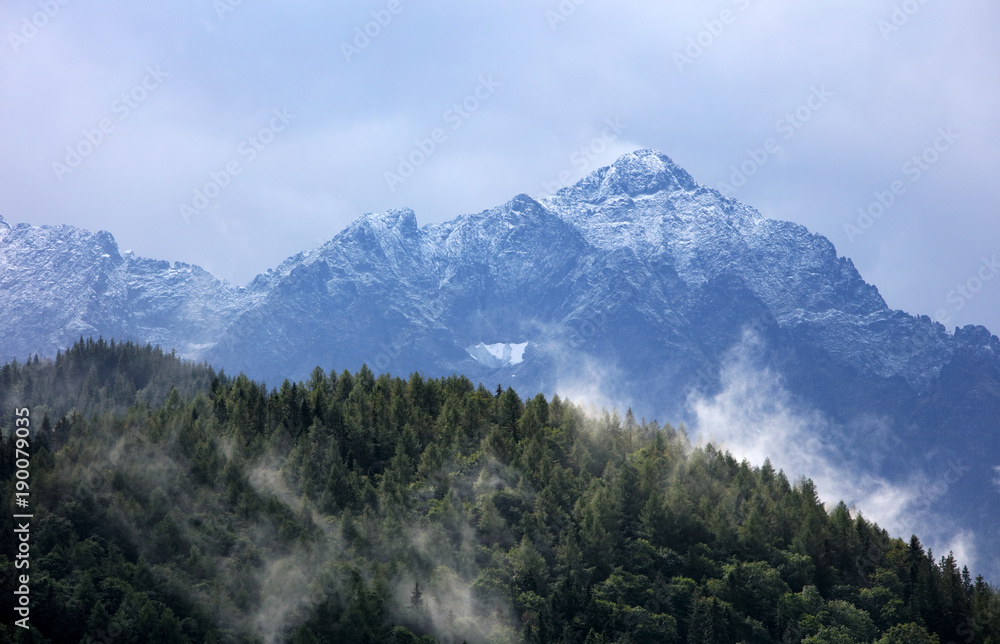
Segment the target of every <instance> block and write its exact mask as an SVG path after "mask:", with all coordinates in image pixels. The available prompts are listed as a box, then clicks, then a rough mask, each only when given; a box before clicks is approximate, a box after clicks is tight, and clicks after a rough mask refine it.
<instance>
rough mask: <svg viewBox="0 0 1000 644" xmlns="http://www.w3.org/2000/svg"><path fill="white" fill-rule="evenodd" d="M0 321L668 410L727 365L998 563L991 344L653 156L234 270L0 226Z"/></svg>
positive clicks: (999, 458) (685, 416)
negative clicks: (817, 422)
mask: <svg viewBox="0 0 1000 644" xmlns="http://www.w3.org/2000/svg"><path fill="white" fill-rule="evenodd" d="M0 315H2V319H3V320H4V322H3V326H2V329H3V333H2V336H0V359H2V360H4V361H7V360H11V359H15V358H16V359H19V360H23V359H24V358H25V357H26V356H28V355H30V354H34V353H37V354H40V355H42V356H53V355H55V353H56V352H57V351H58V350H60V349H61V348H64V347H66V346H68V345H69V344H71V343H72V342H73V341H74V340H76V339H77V338H79V337H80V336H81V335H82V336H94V337H96V336H98V335H101V336H103V337H105V338H114V339H122V340H135V341H139V342H143V343H146V342H149V343H153V344H159V345H160V346H162V347H164V348H166V349H174V350H176V352H177V354H178V355H180V356H182V357H185V358H190V359H193V360H207V361H209V362H210V363H212V364H213V365H215V366H216V367H222V368H225V369H226V370H227V371H232V372H236V371H244V372H246V373H247V374H248V375H251V376H253V377H256V378H261V379H264V380H265V381H266V382H267V383H268V384H269V385H272V386H273V385H277V384H280V383H281V382H282V380H284V379H285V378H289V379H292V380H297V379H304V378H306V377H307V376H308V374H309V373H310V371H311V370H312V369H313V368H314V367H315V366H317V365H320V366H322V367H324V368H326V369H331V368H333V369H345V368H346V369H356V368H357V367H359V366H360V365H361V364H362V363H366V364H367V365H368V366H369V367H371V368H372V369H373V370H375V371H376V372H386V371H388V372H392V373H394V374H406V373H409V372H412V371H421V372H423V373H424V374H426V375H429V376H442V375H449V374H452V373H462V374H465V375H467V376H468V377H469V378H471V379H472V380H473V381H474V382H479V381H481V382H484V383H486V384H487V385H489V386H491V387H492V386H493V385H494V384H496V383H500V384H502V385H504V386H506V385H514V386H516V387H517V389H518V391H520V392H521V393H523V394H529V393H531V392H536V391H537V392H545V393H547V394H551V393H554V392H558V393H560V394H565V395H569V396H570V397H571V398H573V399H574V400H576V401H577V402H584V403H586V402H587V400H586V399H587V398H588V397H589V398H592V401H593V402H595V403H596V404H598V405H602V404H604V405H609V406H610V405H617V406H619V408H620V409H624V408H625V407H631V408H632V409H633V410H634V411H635V413H636V414H641V415H645V416H649V417H657V418H660V419H661V420H664V421H671V422H680V421H689V422H691V421H695V422H696V421H697V414H696V413H695V412H694V411H693V408H694V407H695V405H693V402H695V401H705V400H708V401H711V400H713V399H714V398H713V397H718V396H719V395H721V394H722V393H723V392H725V391H726V390H727V388H732V387H734V386H739V383H737V382H736V381H735V380H734V379H735V378H736V375H734V374H739V373H744V372H749V373H756V374H762V373H763V374H770V375H771V376H772V377H773V378H775V379H776V381H777V382H779V383H780V388H781V391H782V392H783V393H785V394H787V400H784V401H783V404H785V405H787V407H788V408H789V409H792V410H793V411H794V412H795V413H796V414H800V415H805V416H809V415H818V416H819V417H822V418H823V419H824V423H823V425H822V427H823V428H824V429H823V431H824V432H826V434H827V435H824V436H820V437H818V438H819V439H820V442H821V443H822V446H823V449H824V450H826V453H827V454H828V455H829V454H837V455H838V456H837V458H840V459H842V460H844V461H857V467H855V468H853V469H851V470H850V471H852V472H866V473H870V474H871V475H872V476H878V477H883V478H884V480H886V481H890V482H893V483H894V484H896V485H902V486H907V485H910V486H913V485H921V486H924V488H925V489H924V490H923V491H922V492H919V493H918V494H917V495H916V496H918V497H919V498H920V499H922V500H923V501H925V502H926V503H927V504H929V505H933V506H934V507H939V508H947V510H948V512H949V513H950V516H953V517H954V520H955V525H956V526H958V527H959V528H960V529H961V530H963V531H966V532H967V533H969V534H972V535H974V541H975V544H974V550H975V551H976V552H978V554H979V560H980V562H981V565H982V567H983V568H985V569H991V568H992V569H993V570H1000V564H998V563H997V560H996V555H995V554H991V553H995V552H998V551H1000V549H998V548H997V546H998V545H1000V519H998V518H997V517H1000V499H998V491H1000V490H998V484H997V482H996V480H995V479H996V477H997V473H998V471H1000V470H998V466H1000V449H998V448H1000V440H998V433H997V429H998V425H1000V340H998V338H997V337H996V336H995V335H993V334H992V333H991V332H990V331H989V330H987V329H985V328H983V327H980V326H967V327H964V328H958V329H952V330H949V329H946V328H945V327H944V326H943V325H941V324H939V323H937V322H935V321H932V320H931V319H930V318H929V317H927V316H912V315H909V314H907V313H904V312H902V311H896V310H892V309H890V308H889V307H888V306H887V305H886V303H885V301H884V300H883V299H882V297H881V296H880V295H879V292H878V290H877V289H876V287H875V286H873V285H871V284H868V283H866V282H865V281H864V280H863V279H862V277H861V276H860V275H859V273H858V271H857V270H856V269H855V267H854V265H853V263H852V262H851V260H850V259H847V258H845V257H840V256H838V255H837V251H836V249H835V247H834V246H833V244H832V243H831V242H830V241H829V240H827V239H826V238H824V237H823V236H821V235H817V234H814V233H810V232H809V231H808V230H807V229H806V228H804V227H803V226H800V225H797V224H794V223H790V222H785V221H776V220H772V219H768V218H765V217H763V216H762V215H761V214H760V213H759V212H757V211H756V210H754V209H753V208H751V207H749V206H747V205H745V204H742V203H740V202H738V201H736V200H734V199H732V198H729V197H726V196H724V195H722V194H721V193H719V192H718V191H716V190H714V189H711V188H709V187H706V186H704V185H701V184H699V183H697V182H696V181H695V180H694V179H693V178H692V177H691V176H690V175H689V174H688V173H687V172H686V171H685V170H683V169H682V168H680V167H679V166H677V165H676V164H675V163H673V161H671V160H670V159H669V158H668V157H666V156H664V155H662V154H659V153H657V152H655V151H651V150H640V151H637V152H633V153H631V154H627V155H625V156H623V157H621V158H620V159H618V160H617V161H616V162H615V163H614V164H612V165H611V166H609V167H605V168H601V169H600V170H597V171H595V172H594V173H592V174H590V175H589V176H587V177H586V178H584V179H582V180H581V181H580V182H578V183H577V184H575V185H573V186H570V187H567V188H564V189H562V190H560V191H559V192H557V193H555V194H553V195H549V196H545V197H541V198H538V199H535V198H532V197H530V196H527V195H524V194H521V195H518V196H516V197H514V198H513V199H511V200H510V201H509V202H507V203H505V204H503V205H500V206H497V207H495V208H492V209H490V210H486V211H483V212H480V213H477V214H469V215H463V216H460V217H457V218H456V219H454V220H452V221H448V222H444V223H437V224H429V225H424V226H420V225H418V223H417V219H416V216H415V214H414V213H413V212H412V211H411V210H406V209H403V210H390V211H388V212H385V213H379V214H366V215H364V216H362V217H360V218H358V219H357V220H356V221H355V222H354V223H352V224H351V225H350V226H348V227H347V228H346V229H345V230H343V231H342V232H341V233H340V234H338V235H337V236H336V237H334V238H333V239H331V240H330V241H328V242H327V243H325V244H323V245H322V246H320V247H319V248H315V249H313V250H309V251H306V252H302V253H299V254H297V255H295V256H293V257H290V258H288V259H287V260H285V261H284V262H283V263H282V264H281V265H280V266H278V267H276V268H274V269H270V270H268V271H267V272H266V273H262V274H260V275H258V276H257V277H256V278H255V279H254V280H253V281H251V282H250V283H249V284H247V285H245V286H234V285H232V284H229V283H227V282H225V281H221V280H219V279H216V278H215V277H213V276H212V275H211V274H209V273H208V272H206V271H205V270H203V269H201V268H199V267H197V266H192V265H188V264H183V263H176V262H175V263H170V262H167V261H161V260H154V259H147V258H142V257H138V256H136V255H134V254H132V253H122V252H121V251H120V250H119V248H118V246H117V244H116V242H115V240H114V238H113V237H112V235H111V234H109V233H107V232H104V231H100V232H97V233H91V232H88V231H85V230H81V229H78V228H73V227H70V226H31V225H27V224H18V225H13V226H12V225H10V224H9V223H7V222H6V221H5V220H3V219H2V218H0ZM735 366H739V367H740V368H741V369H743V371H740V370H738V369H736V368H735ZM764 431H766V428H764ZM802 474H805V475H810V473H809V472H802Z"/></svg>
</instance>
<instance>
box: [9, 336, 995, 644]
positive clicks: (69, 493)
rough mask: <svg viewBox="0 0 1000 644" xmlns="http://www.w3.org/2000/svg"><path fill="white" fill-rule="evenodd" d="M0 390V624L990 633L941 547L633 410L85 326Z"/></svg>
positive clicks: (600, 634) (266, 632) (853, 635)
mask: <svg viewBox="0 0 1000 644" xmlns="http://www.w3.org/2000/svg"><path fill="white" fill-rule="evenodd" d="M0 401H2V402H3V403H4V404H5V407H4V414H6V416H4V417H3V424H2V427H3V428H4V432H3V434H4V435H3V438H2V439H0V488H2V492H3V493H4V494H5V495H6V496H5V498H11V497H12V492H13V484H14V472H13V468H12V467H11V463H12V462H13V460H14V459H13V449H14V447H13V442H12V439H11V435H10V429H11V428H12V427H13V418H12V417H11V416H10V413H9V410H11V409H12V408H13V407H14V406H18V407H23V406H28V407H30V408H31V409H32V422H33V425H34V427H35V433H34V435H33V437H32V441H31V452H32V454H31V459H32V461H31V462H32V466H31V467H32V470H31V485H32V488H31V502H32V510H33V513H34V519H33V524H32V525H33V542H32V544H33V545H32V559H31V569H30V571H31V587H32V601H33V603H32V619H31V623H32V627H33V628H32V630H31V631H30V632H27V633H24V634H22V633H15V632H14V630H13V628H12V627H10V626H9V625H7V624H4V625H2V626H0V641H37V642H62V641H94V642H102V641H115V642H118V641H121V642H125V641H149V642H198V643H201V642H227V643H228V642H263V641H277V642H296V643H313V642H399V643H403V642H405V643H429V642H454V643H455V644H458V643H459V642H463V641H465V642H515V641H517V642H566V643H583V642H649V643H660V642H666V643H671V642H678V643H680V642H687V643H689V644H701V643H709V642H719V643H724V644H733V643H734V642H747V643H755V642H761V643H763V642H810V643H832V642H836V643H841V642H866V643H871V642H874V643H876V644H924V643H926V642H939V641H941V642H948V641H967V642H982V643H987V642H994V643H995V642H1000V598H998V594H997V591H996V589H995V588H994V587H992V586H990V585H989V584H988V583H987V582H986V581H985V580H983V579H982V578H979V579H977V580H975V582H973V581H972V580H971V579H970V578H969V574H968V571H965V570H959V569H958V564H957V562H956V561H955V560H954V557H952V556H951V555H950V554H949V555H948V556H945V557H942V558H940V559H938V560H934V559H933V558H932V556H931V554H930V553H929V552H926V551H925V550H924V548H923V547H922V545H921V544H920V541H919V539H917V538H916V537H913V538H912V539H910V540H909V541H908V542H906V541H902V540H900V539H897V538H893V537H891V536H890V535H888V534H887V533H886V532H885V531H884V530H882V529H881V528H879V527H878V526H877V525H875V524H873V523H871V522H870V521H868V520H866V519H865V518H864V517H862V516H852V514H851V512H850V511H849V510H848V509H847V507H846V506H844V505H843V504H839V505H837V506H835V507H834V508H833V510H832V511H831V512H830V513H827V511H826V510H825V509H824V506H823V505H822V503H821V502H820V500H819V499H818V498H817V495H816V491H815V487H814V486H813V484H812V483H811V482H810V481H808V480H801V481H797V482H796V483H794V484H791V483H790V482H789V481H788V479H787V478H786V477H785V475H784V474H783V473H782V472H780V471H775V470H774V468H773V467H772V466H771V464H770V462H765V463H764V464H763V465H762V466H760V467H753V466H751V465H750V464H749V463H746V462H742V463H741V462H738V461H736V459H734V458H733V457H732V455H731V454H729V453H726V452H724V451H719V450H718V449H716V448H715V447H714V446H712V445H707V446H705V447H704V448H692V447H691V445H689V444H688V442H687V439H686V434H685V433H684V431H683V428H682V429H681V430H674V429H673V428H672V427H671V426H669V425H665V426H663V427H660V426H659V425H658V424H657V423H655V422H653V423H647V422H646V421H645V420H637V419H636V418H635V416H634V415H633V414H632V413H631V411H628V412H626V414H625V416H624V418H622V417H621V416H620V415H619V414H618V413H617V412H615V411H612V412H606V413H604V414H603V415H601V416H599V417H597V418H594V417H590V416H588V415H587V414H586V413H584V411H583V410H582V409H580V408H578V407H576V406H574V405H573V404H572V403H570V402H568V401H565V400H562V399H560V398H558V397H553V398H552V400H546V398H545V397H544V396H541V395H536V396H534V397H532V398H527V399H522V398H521V397H520V396H519V395H518V393H517V392H515V391H514V390H512V389H507V390H503V389H502V388H501V389H499V390H498V391H497V392H496V393H494V392H491V391H489V390H488V389H486V388H485V387H483V386H479V387H476V386H474V385H473V383H471V382H470V381H469V380H468V379H466V378H463V377H460V376H453V377H450V378H444V379H426V378H423V377H422V376H420V375H419V374H414V375H412V376H410V378H409V379H407V380H403V379H399V378H391V377H389V376H387V375H381V376H378V377H376V376H375V375H374V374H373V373H372V372H371V370H369V369H368V368H367V367H363V368H362V369H361V370H360V371H359V372H358V373H356V374H352V373H349V372H347V371H345V372H342V373H341V374H339V375H338V374H336V373H335V372H332V371H331V372H329V373H328V372H326V371H324V370H323V369H321V368H319V367H317V368H316V369H315V370H313V372H312V374H311V375H310V378H309V380H308V381H307V382H304V383H290V382H287V381H286V382H284V383H282V384H281V386H280V387H278V388H276V389H272V390H270V391H268V390H267V389H266V388H265V387H264V386H263V385H261V384H259V383H256V382H253V381H252V380H250V379H248V378H246V377H245V376H243V375H240V376H237V377H236V378H230V377H227V376H226V375H225V374H223V373H219V374H216V373H215V372H214V371H213V370H212V369H210V368H209V367H207V366H198V365H191V364H188V363H184V362H182V361H180V360H177V359H176V358H175V357H174V356H172V355H167V354H164V353H162V352H161V351H159V350H158V349H153V348H151V347H138V346H135V345H131V344H129V343H125V344H116V343H106V342H104V341H103V340H98V341H96V342H95V341H90V340H88V341H81V342H80V343H78V344H77V345H74V347H73V348H71V349H70V350H68V351H67V352H66V353H63V354H60V356H59V357H58V358H57V359H56V360H54V361H42V360H39V361H31V362H28V363H25V364H18V363H11V364H8V365H5V366H4V367H2V368H0ZM10 522H11V518H10V513H8V514H7V516H3V515H0V523H2V524H3V525H0V530H3V533H4V534H11V532H10V531H11V530H12V528H13V526H12V525H11V524H10ZM13 578H14V568H13V562H12V561H11V560H10V559H9V558H7V557H6V556H3V555H0V580H2V584H6V585H5V586H4V587H3V588H0V592H2V593H3V596H4V597H7V598H9V597H11V596H12V591H13V589H12V588H10V584H11V583H12V581H10V580H12V579H13ZM6 601H9V599H8V600H6ZM17 630H18V631H20V630H21V629H17Z"/></svg>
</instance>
